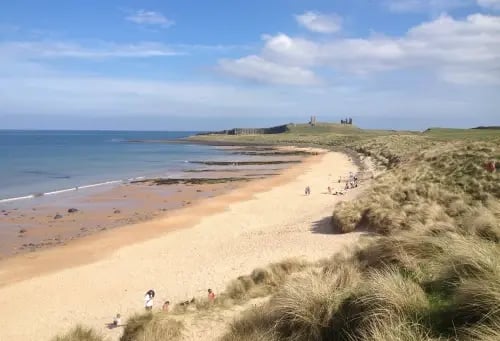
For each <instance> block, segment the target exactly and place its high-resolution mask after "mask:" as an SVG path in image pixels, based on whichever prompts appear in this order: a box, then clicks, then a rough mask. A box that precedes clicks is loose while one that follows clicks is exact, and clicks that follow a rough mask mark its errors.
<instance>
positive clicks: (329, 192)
mask: <svg viewBox="0 0 500 341" xmlns="http://www.w3.org/2000/svg"><path fill="white" fill-rule="evenodd" d="M328 194H332V188H331V187H330V186H328Z"/></svg>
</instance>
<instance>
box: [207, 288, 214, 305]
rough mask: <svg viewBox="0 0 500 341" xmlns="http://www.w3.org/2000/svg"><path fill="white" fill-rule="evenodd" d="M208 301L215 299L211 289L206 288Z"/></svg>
mask: <svg viewBox="0 0 500 341" xmlns="http://www.w3.org/2000/svg"><path fill="white" fill-rule="evenodd" d="M208 301H209V302H213V301H215V293H214V292H213V291H212V289H208Z"/></svg>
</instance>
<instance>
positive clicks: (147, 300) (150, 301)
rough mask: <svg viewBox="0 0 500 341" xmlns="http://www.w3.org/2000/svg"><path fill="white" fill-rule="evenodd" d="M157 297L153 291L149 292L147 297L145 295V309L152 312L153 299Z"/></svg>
mask: <svg viewBox="0 0 500 341" xmlns="http://www.w3.org/2000/svg"><path fill="white" fill-rule="evenodd" d="M154 297H155V291H154V290H153V289H150V290H148V292H146V295H144V308H146V310H147V311H151V310H152V309H153V298H154Z"/></svg>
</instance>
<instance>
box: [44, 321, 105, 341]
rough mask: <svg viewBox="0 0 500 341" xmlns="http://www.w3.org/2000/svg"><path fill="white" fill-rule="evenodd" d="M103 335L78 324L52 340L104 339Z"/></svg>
mask: <svg viewBox="0 0 500 341" xmlns="http://www.w3.org/2000/svg"><path fill="white" fill-rule="evenodd" d="M104 340H105V339H104V337H103V336H102V335H100V334H99V333H98V332H96V331H94V330H93V329H92V328H88V327H85V326H81V325H78V326H76V327H74V328H73V329H71V330H70V331H68V332H67V333H66V334H63V335H60V336H56V337H55V338H53V339H52V341H104Z"/></svg>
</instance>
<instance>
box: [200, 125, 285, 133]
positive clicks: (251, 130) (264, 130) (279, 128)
mask: <svg viewBox="0 0 500 341" xmlns="http://www.w3.org/2000/svg"><path fill="white" fill-rule="evenodd" d="M287 131H288V125H286V124H284V125H280V126H276V127H270V128H233V129H228V130H221V131H212V132H206V133H199V134H197V135H259V134H280V133H285V132H287Z"/></svg>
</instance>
